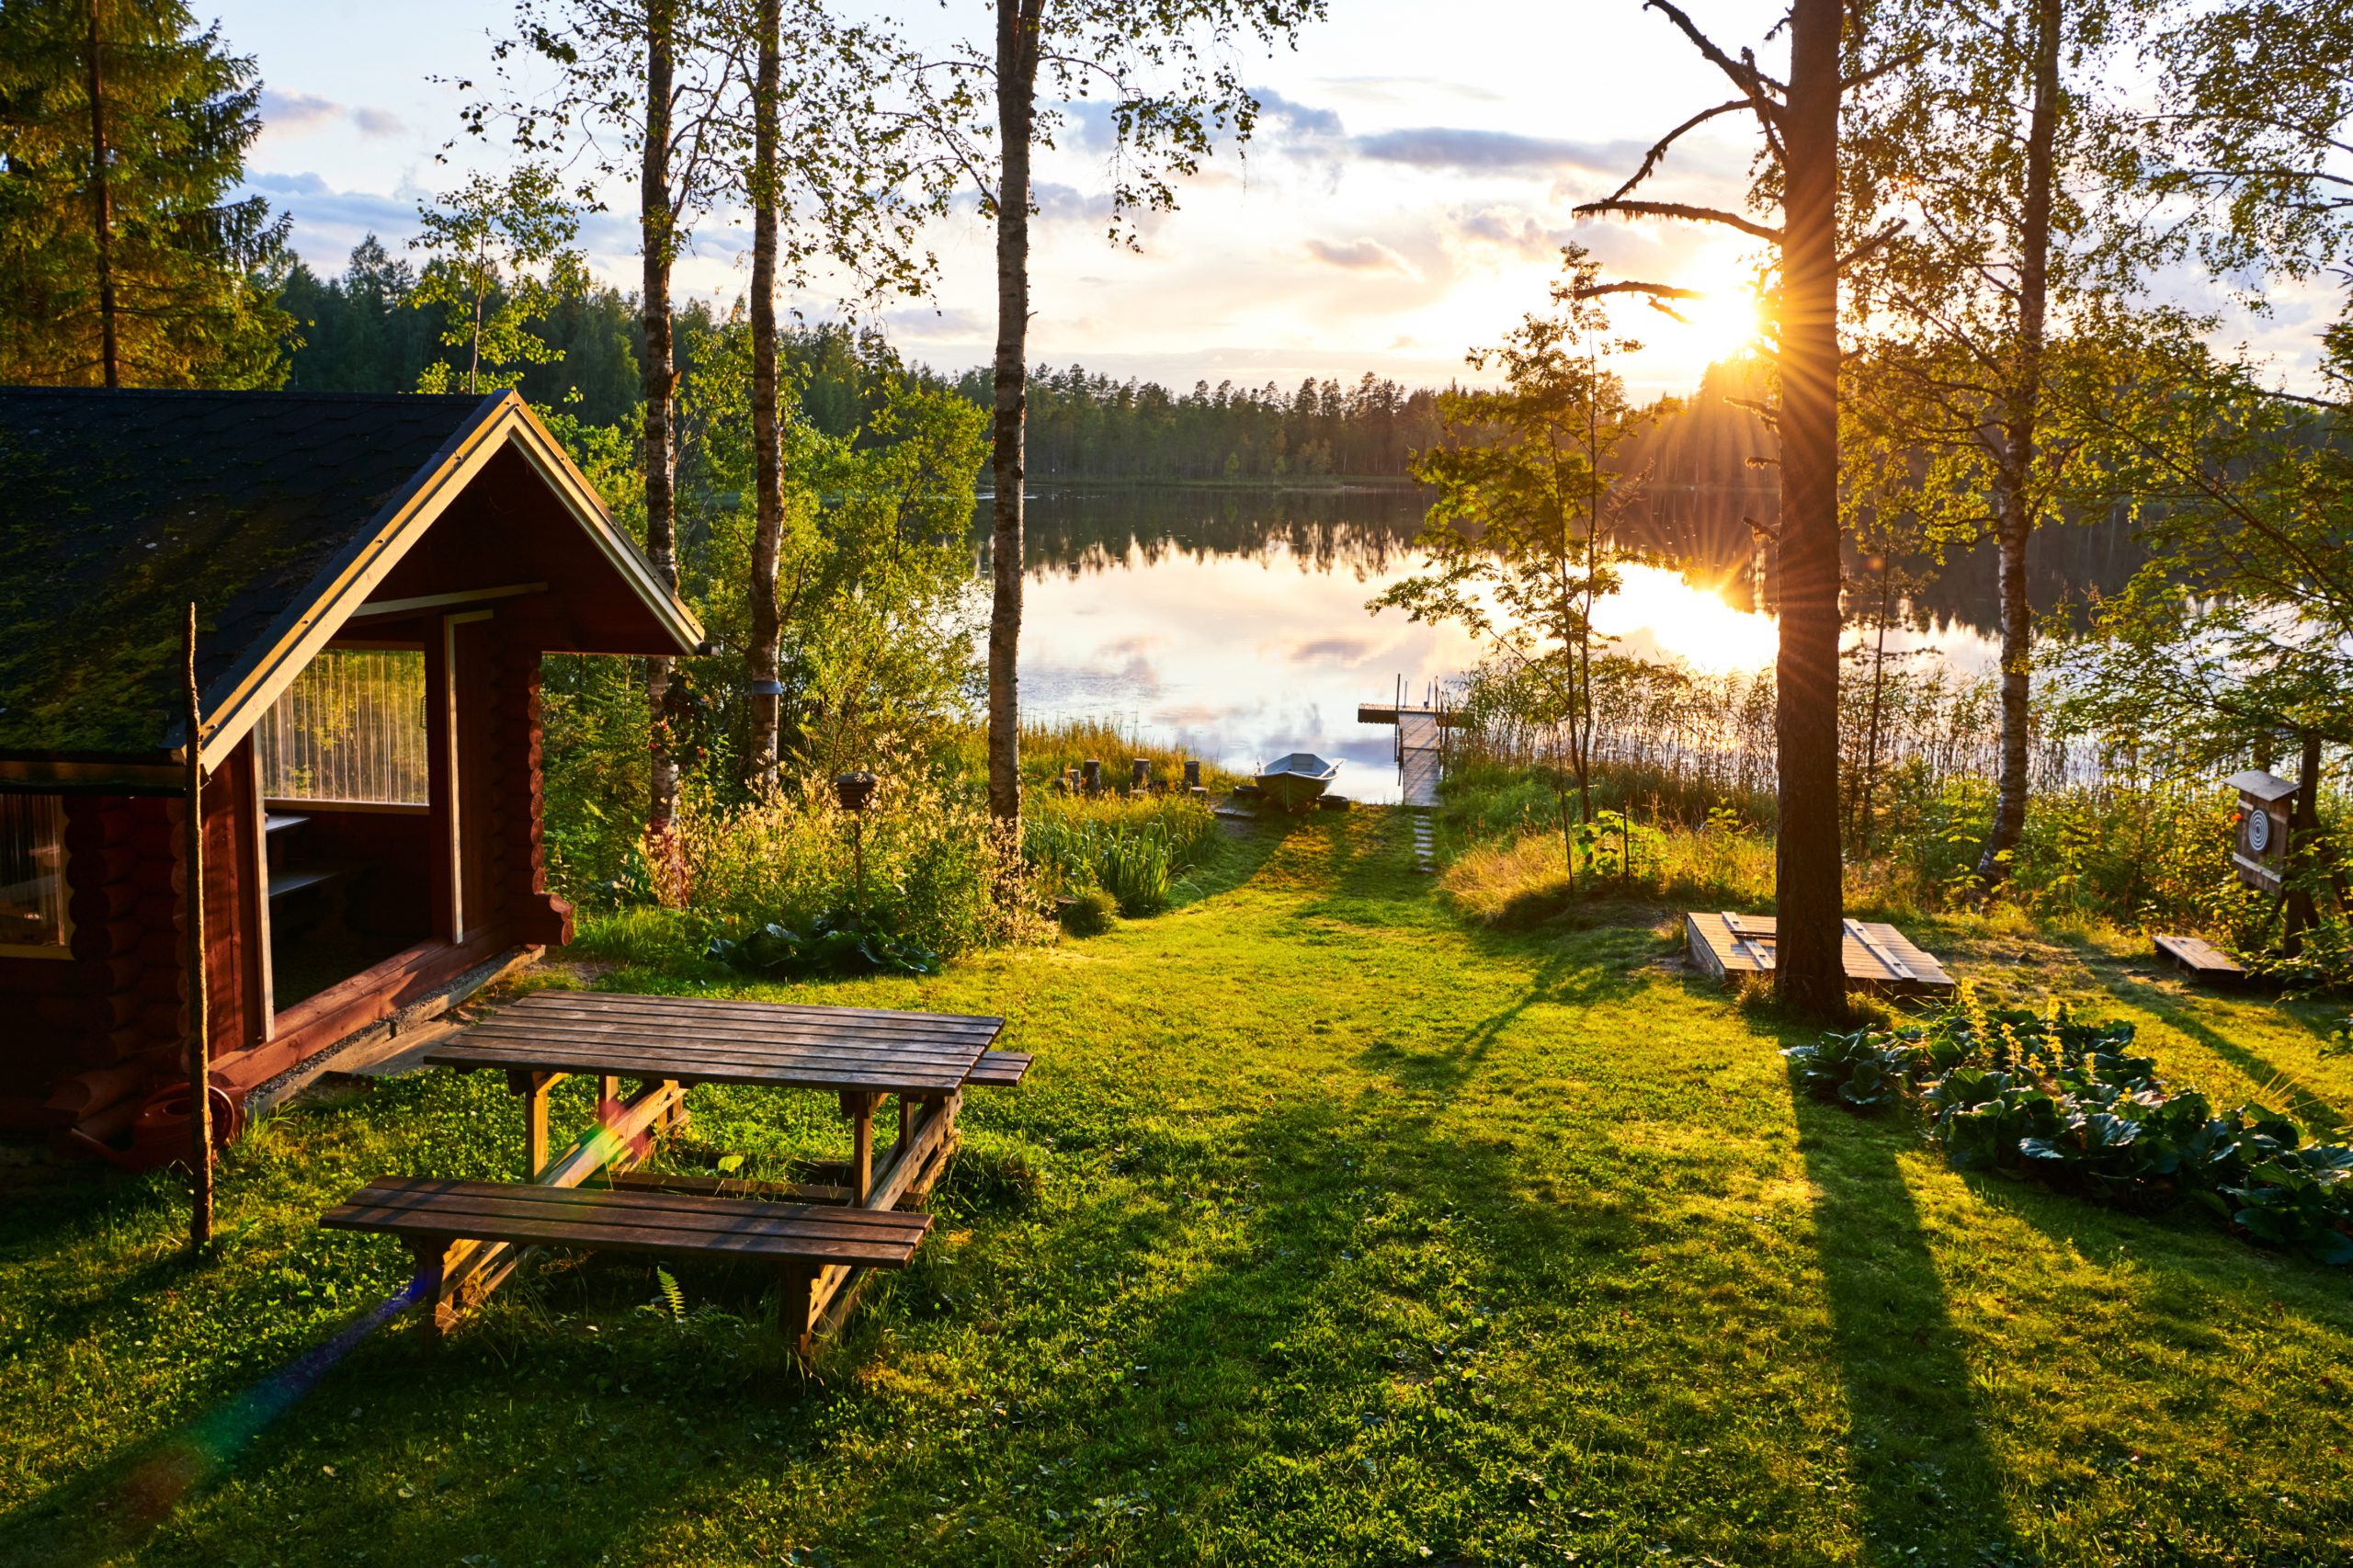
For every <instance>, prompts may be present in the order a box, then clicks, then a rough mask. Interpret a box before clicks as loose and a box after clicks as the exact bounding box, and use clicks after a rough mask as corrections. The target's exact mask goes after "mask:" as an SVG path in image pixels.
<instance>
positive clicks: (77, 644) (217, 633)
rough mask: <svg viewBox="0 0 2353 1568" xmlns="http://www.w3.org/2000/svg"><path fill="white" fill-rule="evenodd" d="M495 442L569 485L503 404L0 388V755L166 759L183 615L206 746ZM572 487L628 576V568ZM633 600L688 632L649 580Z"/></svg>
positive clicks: (592, 508)
mask: <svg viewBox="0 0 2353 1568" xmlns="http://www.w3.org/2000/svg"><path fill="white" fill-rule="evenodd" d="M502 430H503V431H504V433H505V434H507V435H514V434H517V433H528V434H529V435H530V436H531V437H532V438H533V441H534V446H535V448H539V447H543V448H545V449H547V450H548V451H549V452H551V453H552V454H553V455H552V458H547V457H542V459H541V460H542V462H543V463H551V465H552V467H554V468H555V469H559V470H561V472H562V476H563V478H564V479H565V480H566V481H567V482H576V481H577V475H576V474H574V473H573V472H572V471H571V469H570V466H569V464H568V463H566V462H564V460H563V458H562V455H561V452H560V450H557V449H555V448H554V443H553V441H552V439H551V438H550V437H546V435H545V432H544V430H542V429H541V428H540V426H538V424H537V422H536V421H535V420H532V419H531V418H530V416H529V414H528V413H527V412H525V411H524V408H523V404H522V403H521V402H520V401H519V400H518V399H517V398H516V397H515V395H514V394H513V393H511V392H499V393H494V394H492V395H490V396H487V397H465V396H460V397H432V396H416V395H380V394H369V393H321V392H160V391H157V392H150V391H137V392H131V391H117V392H107V391H95V390H74V389H51V388H6V389H0V759H5V758H10V757H17V758H24V757H43V758H59V759H73V760H83V759H86V760H92V761H106V762H124V761H129V762H153V761H159V760H163V759H166V758H168V757H169V756H170V755H171V754H172V752H173V751H174V750H175V749H176V748H177V747H179V746H180V745H181V744H182V743H183V741H184V738H185V731H186V723H185V720H184V719H183V718H182V717H181V716H180V715H181V714H182V712H183V710H184V703H185V699H184V698H183V696H182V695H181V694H182V692H183V691H184V689H185V681H186V677H185V675H184V665H183V663H182V660H183V651H182V645H181V644H182V639H183V637H184V635H185V631H184V629H185V627H186V625H187V615H188V603H189V601H190V600H194V601H195V602H196V604H197V605H198V607H199V628H200V630H199V637H198V642H197V676H198V682H199V687H201V688H202V689H203V691H204V692H205V694H206V703H205V706H206V710H207V714H208V718H207V724H206V728H207V732H208V736H209V735H210V733H211V732H212V731H213V729H214V725H213V722H212V719H211V714H212V712H213V710H214V709H215V708H216V706H218V705H219V704H220V703H222V701H224V700H228V701H231V702H236V701H241V700H244V699H246V698H247V697H249V696H253V695H255V693H256V670H257V669H261V668H263V667H265V661H267V660H269V659H271V658H273V657H275V658H278V659H279V660H281V661H282V659H283V657H284V655H285V651H286V648H287V646H288V642H289V639H290V638H291V637H294V636H295V635H296V634H297V633H298V632H302V631H305V630H306V628H307V627H309V626H310V625H311V624H312V623H313V622H315V621H317V620H319V619H322V616H321V607H322V606H325V605H329V604H331V603H333V602H335V600H336V598H337V596H341V598H342V599H343V600H346V601H348V600H350V599H351V596H352V595H353V594H354V593H355V592H357V593H363V594H364V592H365V584H364V582H360V581H359V580H358V579H359V578H360V577H362V576H364V574H365V572H366V570H367V569H368V563H369V561H371V560H372V559H375V558H377V557H388V558H389V559H397V547H395V546H391V545H388V538H389V535H390V533H396V532H397V531H398V528H399V526H400V523H401V520H402V519H403V517H404V516H406V515H408V514H410V513H413V512H415V511H418V510H420V509H421V504H420V497H421V496H424V495H425V494H426V493H427V492H429V491H431V490H432V489H433V488H434V487H435V486H437V485H438V484H442V483H446V481H447V479H448V477H449V473H450V472H451V470H452V465H453V462H461V461H463V460H464V454H466V453H468V452H470V451H473V450H476V449H480V448H482V447H483V445H484V444H485V442H486V441H489V440H491V439H493V438H494V437H497V436H498V435H499V434H500V432H501V431H502ZM577 490H578V492H579V494H581V495H585V497H587V499H586V501H585V503H584V504H582V506H581V507H580V508H576V509H585V511H587V512H592V513H593V514H594V516H593V517H592V518H588V519H586V520H587V521H588V522H589V523H590V524H591V526H592V528H593V529H594V531H596V532H597V534H598V536H599V542H600V544H601V545H602V546H603V547H604V548H605V549H606V551H607V552H608V555H611V556H613V558H614V559H616V560H617V561H618V562H623V563H624V567H625V570H626V571H627V572H628V574H630V575H631V576H633V577H634V576H636V575H637V572H636V571H635V570H632V569H631V568H642V567H643V558H642V556H641V555H639V554H638V553H637V552H636V551H635V549H634V547H633V546H631V544H630V543H629V541H628V540H627V538H626V536H622V535H620V534H619V531H618V530H617V529H614V528H612V527H611V524H610V521H609V519H608V518H607V517H605V516H604V513H603V508H602V506H600V505H598V504H597V503H596V501H595V500H594V492H593V491H591V490H589V489H588V488H587V486H586V485H585V482H577ZM607 536H610V537H607ZM616 541H618V547H617V550H618V552H616ZM641 591H650V593H651V595H652V596H653V597H658V598H659V599H660V600H661V601H662V602H663V606H664V608H665V617H666V618H667V619H670V620H672V621H674V622H675V623H676V624H678V625H680V626H682V627H691V626H692V618H691V617H690V616H688V615H687V614H686V612H685V611H684V609H683V608H678V607H676V604H675V601H673V600H671V599H670V598H669V597H668V596H667V595H666V594H662V593H661V592H660V590H659V589H658V588H654V587H653V579H652V577H651V575H650V572H649V573H648V574H647V575H645V576H644V578H643V582H642V585H641ZM347 610H348V604H346V605H345V609H344V612H345V613H347ZM672 610H675V612H676V614H675V616H670V615H668V612H669V611H672ZM699 635H700V632H699V628H698V629H695V631H694V636H696V637H699ZM688 645H689V646H691V643H689V644H688ZM207 744H208V749H209V747H210V740H209V739H208V742H207Z"/></svg>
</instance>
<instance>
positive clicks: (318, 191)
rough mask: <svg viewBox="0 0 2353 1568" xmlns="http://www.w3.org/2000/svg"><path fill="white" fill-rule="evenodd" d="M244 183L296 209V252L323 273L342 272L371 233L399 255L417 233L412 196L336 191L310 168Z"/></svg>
mask: <svg viewBox="0 0 2353 1568" xmlns="http://www.w3.org/2000/svg"><path fill="white" fill-rule="evenodd" d="M244 188H245V189H246V190H248V191H251V192H253V193H255V194H256V195H260V196H266V197H267V198H269V200H270V204H271V205H272V206H274V207H276V208H277V209H278V210H279V211H281V212H287V213H290V214H292V216H293V219H294V235H293V243H294V253H295V254H296V255H297V256H301V258H302V259H303V260H304V261H306V262H308V263H310V265H311V269H312V270H313V271H314V272H318V273H321V274H323V275H325V274H334V275H340V274H341V273H342V271H343V268H344V264H345V262H346V260H347V258H348V256H350V254H351V247H352V246H354V245H356V244H358V243H359V242H360V241H361V240H362V239H364V238H366V237H367V236H368V235H369V234H371V233H372V234H375V235H377V236H379V237H380V238H381V239H382V240H383V242H384V248H385V249H386V250H389V251H391V252H392V253H393V254H394V255H399V254H400V253H401V252H402V251H403V250H404V247H405V244H406V241H407V239H408V236H409V235H411V234H412V233H415V232H416V201H415V198H414V197H406V198H404V197H395V196H380V195H378V194H377V193H375V192H374V191H369V190H337V189H335V187H332V186H330V185H328V184H327V182H326V181H325V180H324V179H322V178H320V177H319V176H317V175H315V174H310V173H302V174H288V175H278V174H255V173H248V174H247V175H246V176H245V182H244Z"/></svg>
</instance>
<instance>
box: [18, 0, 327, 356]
mask: <svg viewBox="0 0 2353 1568" xmlns="http://www.w3.org/2000/svg"><path fill="white" fill-rule="evenodd" d="M260 96H261V85H260V82H259V80H258V79H257V78H256V74H255V71H254V62H253V61H252V60H251V59H249V58H246V57H243V56H238V55H233V54H231V53H229V52H228V51H226V49H225V48H224V47H223V45H222V39H221V34H220V29H219V28H217V27H215V28H206V29H204V30H202V31H199V30H198V28H197V26H196V21H195V18H194V17H192V16H191V15H190V13H189V11H188V7H187V6H185V5H183V4H181V3H180V0H10V3H9V4H8V5H7V6H5V7H0V382H22V383H36V384H44V385H63V386H116V385H121V386H231V387H235V386H255V385H267V384H273V383H274V382H275V381H277V379H278V375H279V374H280V370H279V358H280V354H279V345H280V340H281V338H282V337H283V335H284V333H285V330H286V326H287V321H286V317H285V316H284V315H283V313H282V312H279V311H278V309H277V308H276V306H275V305H274V303H273V302H272V301H271V299H270V295H271V294H272V292H273V291H274V290H272V289H271V288H270V287H269V285H268V283H267V281H266V279H265V278H264V277H263V274H265V273H267V271H269V270H270V269H272V268H273V267H277V266H278V264H279V263H280V262H281V260H282V258H283V256H285V250H286V228H287V220H286V219H285V218H284V217H283V216H276V215H273V214H272V213H271V212H270V210H269V206H268V203H267V202H266V201H264V200H262V199H259V198H257V197H249V198H244V199H233V197H232V194H231V193H232V192H233V189H234V188H235V187H236V185H237V183H238V181H239V179H240V177H241V176H243V173H244V155H245V150H246V149H247V148H248V147H250V146H251V145H252V144H253V141H254V138H255V137H256V136H257V135H258V134H260V131H261V121H260V119H259V118H258V117H257V116H256V112H255V109H256V103H257V102H258V100H259V98H260Z"/></svg>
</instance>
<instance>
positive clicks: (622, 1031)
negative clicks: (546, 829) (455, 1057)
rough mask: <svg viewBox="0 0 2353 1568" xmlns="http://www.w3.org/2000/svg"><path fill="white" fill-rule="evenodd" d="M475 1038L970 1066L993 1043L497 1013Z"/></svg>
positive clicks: (478, 1027)
mask: <svg viewBox="0 0 2353 1568" xmlns="http://www.w3.org/2000/svg"><path fill="white" fill-rule="evenodd" d="M467 1032H468V1035H469V1037H470V1038H479V1039H481V1040H580V1041H583V1042H594V1041H597V1040H610V1041H617V1042H623V1043H627V1044H630V1045H631V1046H635V1047H637V1048H639V1049H642V1050H646V1051H723V1052H727V1053H731V1054H735V1055H742V1056H754V1057H757V1056H764V1055H772V1054H776V1053H779V1052H794V1053H798V1054H802V1055H815V1056H824V1055H831V1056H840V1057H845V1058H857V1059H870V1058H879V1057H887V1058H891V1059H893V1060H904V1061H910V1062H969V1061H971V1060H972V1057H973V1056H974V1055H975V1054H977V1053H978V1052H979V1051H983V1050H985V1049H987V1043H988V1042H987V1041H985V1040H921V1041H908V1042H897V1041H887V1040H845V1039H841V1038H838V1037H835V1038H828V1037H825V1036H823V1035H811V1036H806V1037H797V1038H796V1037H793V1036H790V1035H763V1034H757V1033H754V1032H752V1031H750V1030H741V1029H707V1030H706V1029H700V1028H697V1029H691V1030H681V1029H676V1028H662V1027H659V1026H648V1025H643V1024H620V1023H597V1022H592V1021H590V1020H587V1019H585V1018H515V1017H506V1016H504V1015H498V1014H494V1015H493V1016H492V1017H488V1018H485V1019H483V1021H482V1022H481V1023H479V1024H476V1025H474V1026H473V1028H472V1029H470V1030H468V1031H467Z"/></svg>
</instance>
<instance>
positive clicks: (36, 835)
mask: <svg viewBox="0 0 2353 1568" xmlns="http://www.w3.org/2000/svg"><path fill="white" fill-rule="evenodd" d="M70 936H71V933H70V932H69V931H68V930H67V928H66V924H65V801H64V798H63V796H59V795H0V950H5V949H19V950H22V949H31V950H34V951H44V950H48V951H56V952H63V951H64V950H65V944H66V941H67V939H68V937H70Z"/></svg>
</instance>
